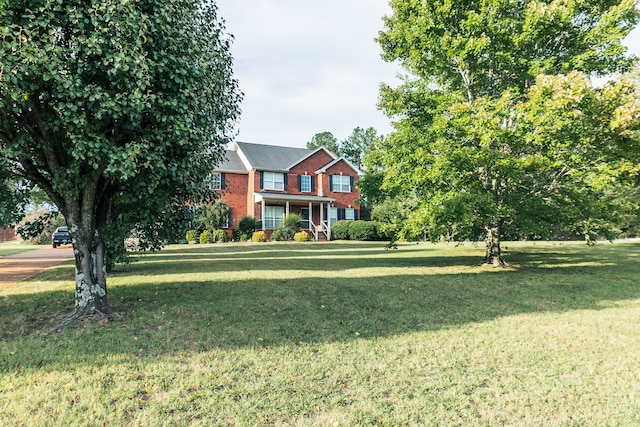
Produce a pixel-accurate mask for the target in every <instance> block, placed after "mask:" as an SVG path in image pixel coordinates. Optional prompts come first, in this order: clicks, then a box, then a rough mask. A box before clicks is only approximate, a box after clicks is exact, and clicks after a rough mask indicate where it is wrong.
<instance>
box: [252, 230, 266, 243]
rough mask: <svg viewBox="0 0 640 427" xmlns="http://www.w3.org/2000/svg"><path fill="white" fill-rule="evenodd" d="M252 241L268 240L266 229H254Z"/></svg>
mask: <svg viewBox="0 0 640 427" xmlns="http://www.w3.org/2000/svg"><path fill="white" fill-rule="evenodd" d="M251 241H253V242H266V241H267V235H266V234H265V232H264V231H254V232H253V235H252V236H251Z"/></svg>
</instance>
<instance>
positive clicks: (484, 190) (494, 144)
mask: <svg viewBox="0 0 640 427" xmlns="http://www.w3.org/2000/svg"><path fill="white" fill-rule="evenodd" d="M635 3H636V2H635V0H623V1H610V0H603V1H595V2H594V1H590V2H586V1H582V0H562V1H560V0H546V1H539V0H536V1H534V0H526V1H512V0H482V1H463V0H453V1H447V2H435V1H422V0H408V1H407V0H392V1H391V7H392V9H393V14H392V15H391V16H389V17H387V18H385V26H386V28H385V30H384V31H382V32H381V33H380V36H379V43H380V45H381V46H382V49H383V52H384V53H383V57H384V58H385V59H386V60H388V61H394V60H399V61H400V62H401V64H402V65H403V67H404V68H405V69H406V70H407V71H408V72H409V73H410V74H412V75H413V76H414V78H407V79H406V81H405V83H404V84H403V85H402V86H400V87H398V88H390V87H388V86H383V88H382V100H381V107H382V108H383V109H384V110H385V111H386V113H387V114H388V115H389V116H391V117H394V118H395V119H396V123H395V127H396V131H395V132H394V133H393V134H392V135H390V136H389V137H388V138H387V139H386V140H385V141H384V142H382V143H381V144H380V146H379V147H378V148H379V149H380V150H381V152H382V155H381V156H377V161H378V162H379V164H380V165H381V166H383V167H384V169H385V170H386V172H387V173H386V175H385V183H384V186H385V187H387V188H394V189H396V190H397V191H399V190H403V191H406V192H411V193H412V194H415V193H416V192H417V194H418V195H419V197H420V199H421V200H422V201H421V203H420V205H419V206H418V207H417V208H416V210H415V212H413V214H412V215H411V219H410V220H409V221H408V224H409V226H411V227H413V228H414V229H421V231H424V232H426V233H427V234H428V235H429V236H430V237H431V238H432V239H437V238H441V237H442V236H445V237H448V238H457V239H476V238H478V237H479V236H481V235H484V236H485V239H486V247H487V252H486V261H487V262H488V263H492V264H494V265H500V264H502V262H503V261H502V257H501V252H500V238H501V237H503V236H505V235H506V236H510V237H511V236H513V237H517V236H522V235H539V236H548V235H549V233H550V232H551V231H552V230H553V229H554V228H557V227H566V226H571V227H573V228H574V229H575V230H577V229H579V228H580V229H581V230H582V232H583V233H584V234H587V235H589V236H594V235H597V234H599V233H603V232H606V231H607V230H609V229H610V224H605V223H606V221H605V219H606V218H602V215H601V214H602V211H601V210H600V209H599V208H601V207H602V204H603V203H605V201H606V192H607V189H606V188H605V187H606V186H604V185H600V184H602V183H603V182H605V181H607V179H611V178H613V177H615V176H617V177H618V178H623V177H624V178H625V179H629V180H633V179H634V175H633V174H634V172H633V171H632V170H630V169H626V170H624V171H623V169H624V168H623V169H620V167H621V165H622V162H617V161H616V158H617V156H620V154H621V153H622V152H623V151H624V150H621V149H620V148H621V147H624V146H628V147H632V148H633V149H635V150H637V145H634V144H635V142H634V141H635V140H634V138H636V137H637V135H631V134H630V133H629V132H627V131H628V130H629V129H630V127H633V125H631V124H630V122H629V123H626V124H625V126H626V128H625V129H622V128H621V127H616V126H615V125H614V123H613V122H612V120H613V119H612V118H611V117H608V116H606V115H603V114H599V111H602V109H606V110H608V111H610V112H613V111H623V110H625V109H627V110H629V109H630V108H631V107H630V105H632V104H633V102H637V101H633V90H630V89H628V88H627V87H626V86H625V85H624V84H620V85H618V86H616V87H617V89H612V92H610V93H603V90H601V89H594V88H592V87H590V85H589V84H588V80H587V78H586V77H585V76H591V75H599V76H602V75H607V74H610V73H614V72H624V71H627V70H628V69H629V68H630V66H631V65H632V64H633V62H634V59H633V58H629V57H627V56H625V48H624V47H623V45H622V44H621V40H622V39H623V38H624V37H625V36H626V35H627V34H628V33H629V31H630V30H631V29H632V28H633V27H634V26H635V24H636V22H637V21H638V11H637V10H636V8H635ZM574 72H577V74H575V73H574ZM572 73H573V74H572ZM545 75H547V76H559V77H557V78H554V77H550V78H549V79H550V80H549V79H547V80H545V78H544V77H540V76H545ZM562 76H566V77H562ZM536 79H538V80H536ZM563 79H564V80H563ZM559 87H565V88H570V89H567V91H566V92H563V93H561V96H560V98H562V96H564V98H563V99H559V98H557V97H556V95H555V94H556V90H557V89H558V88H559ZM572 91H573V95H576V96H579V100H577V99H573V98H571V96H570V94H571V92H572ZM563 102H564V104H562V103H563ZM550 111H553V112H554V113H553V114H550V113H549V112H550ZM542 117H546V118H547V119H548V120H547V121H545V120H541V118H542ZM577 118H581V120H576V119H577ZM633 120H637V116H636V117H634V118H633V119H632V121H633ZM551 123H554V124H553V125H552V124H551ZM580 126H584V127H583V128H581V130H580V131H579V132H578V131H577V128H578V127H580ZM636 142H637V141H636ZM627 154H628V155H629V156H630V157H628V158H629V159H631V158H632V157H633V156H634V155H635V153H634V152H633V151H631V152H629V151H628V152H627ZM596 159H598V160H596ZM636 159H637V158H635V159H632V160H630V162H633V161H635V160H636ZM598 162H600V164H602V163H604V164H607V165H610V168H609V169H607V167H602V166H601V167H599V166H598V165H597V163H598ZM615 168H618V169H617V171H615V172H613V169H615ZM610 172H611V173H610ZM598 177H599V178H598ZM578 225H579V226H578Z"/></svg>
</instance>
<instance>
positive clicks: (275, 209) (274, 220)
mask: <svg viewBox="0 0 640 427" xmlns="http://www.w3.org/2000/svg"><path fill="white" fill-rule="evenodd" d="M283 220H284V207H283V206H265V208H264V225H265V228H267V229H276V228H278V227H281V226H282V223H283Z"/></svg>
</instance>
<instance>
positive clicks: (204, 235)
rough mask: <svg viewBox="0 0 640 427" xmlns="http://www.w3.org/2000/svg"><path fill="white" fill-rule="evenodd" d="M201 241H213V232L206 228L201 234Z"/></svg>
mask: <svg viewBox="0 0 640 427" xmlns="http://www.w3.org/2000/svg"><path fill="white" fill-rule="evenodd" d="M200 243H202V244H205V243H213V236H212V235H211V232H210V231H209V230H204V231H203V232H202V233H201V234H200Z"/></svg>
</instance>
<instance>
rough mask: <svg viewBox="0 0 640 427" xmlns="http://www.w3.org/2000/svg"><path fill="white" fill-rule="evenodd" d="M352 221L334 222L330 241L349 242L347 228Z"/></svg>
mask: <svg viewBox="0 0 640 427" xmlns="http://www.w3.org/2000/svg"><path fill="white" fill-rule="evenodd" d="M352 222H353V221H348V220H346V219H341V220H340V221H336V222H335V223H334V224H333V226H332V227H331V239H332V240H349V239H350V235H349V227H350V226H351V223H352Z"/></svg>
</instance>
